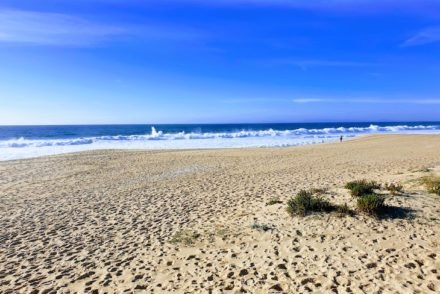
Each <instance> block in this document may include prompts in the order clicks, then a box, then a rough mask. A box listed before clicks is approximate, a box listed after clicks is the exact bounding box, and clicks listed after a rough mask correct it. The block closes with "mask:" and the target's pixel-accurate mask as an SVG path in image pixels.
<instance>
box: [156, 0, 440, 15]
mask: <svg viewBox="0 0 440 294" xmlns="http://www.w3.org/2000/svg"><path fill="white" fill-rule="evenodd" d="M161 3H181V4H197V5H203V6H262V7H283V8H292V9H306V10H322V11H339V12H342V11H347V12H354V11H356V12H360V13H368V12H377V11H393V12H395V11H406V12H409V13H420V12H431V13H432V12H433V11H435V9H434V8H440V3H439V1H438V0H418V1H414V0H381V1H372V0H313V1H312V0H162V1H161Z"/></svg>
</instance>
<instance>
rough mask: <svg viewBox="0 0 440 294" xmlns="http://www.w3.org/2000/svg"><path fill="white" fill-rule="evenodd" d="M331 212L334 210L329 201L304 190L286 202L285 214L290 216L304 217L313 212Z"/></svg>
mask: <svg viewBox="0 0 440 294" xmlns="http://www.w3.org/2000/svg"><path fill="white" fill-rule="evenodd" d="M332 210H334V206H333V205H332V204H331V203H330V202H329V201H327V200H325V199H323V198H322V197H319V196H315V195H314V194H313V193H312V192H311V191H306V190H301V191H300V192H299V193H298V194H296V196H295V197H293V198H291V199H290V200H289V201H288V202H287V212H288V213H289V214H290V215H292V216H293V215H300V216H305V215H308V214H310V213H313V212H330V211H332Z"/></svg>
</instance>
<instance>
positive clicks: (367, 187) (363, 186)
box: [345, 180, 380, 197]
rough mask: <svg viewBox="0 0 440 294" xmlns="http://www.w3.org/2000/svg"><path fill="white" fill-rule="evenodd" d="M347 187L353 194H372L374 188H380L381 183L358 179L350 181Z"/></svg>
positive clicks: (356, 195) (357, 195)
mask: <svg viewBox="0 0 440 294" xmlns="http://www.w3.org/2000/svg"><path fill="white" fill-rule="evenodd" d="M345 188H346V189H348V190H350V193H351V196H354V197H360V196H363V195H369V194H372V193H373V192H374V189H380V185H379V184H378V183H376V182H374V181H367V180H357V181H352V182H348V183H347V184H345Z"/></svg>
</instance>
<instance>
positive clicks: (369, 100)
mask: <svg viewBox="0 0 440 294" xmlns="http://www.w3.org/2000/svg"><path fill="white" fill-rule="evenodd" d="M292 102H293V103H297V104H305V103H348V104H426V105H437V104H439V105H440V99H381V98H298V99H292Z"/></svg>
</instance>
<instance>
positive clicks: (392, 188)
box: [385, 183, 403, 195]
mask: <svg viewBox="0 0 440 294" xmlns="http://www.w3.org/2000/svg"><path fill="white" fill-rule="evenodd" d="M385 190H387V191H389V192H390V193H391V195H397V194H399V193H402V192H403V186H402V185H400V184H388V183H387V184H385Z"/></svg>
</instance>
